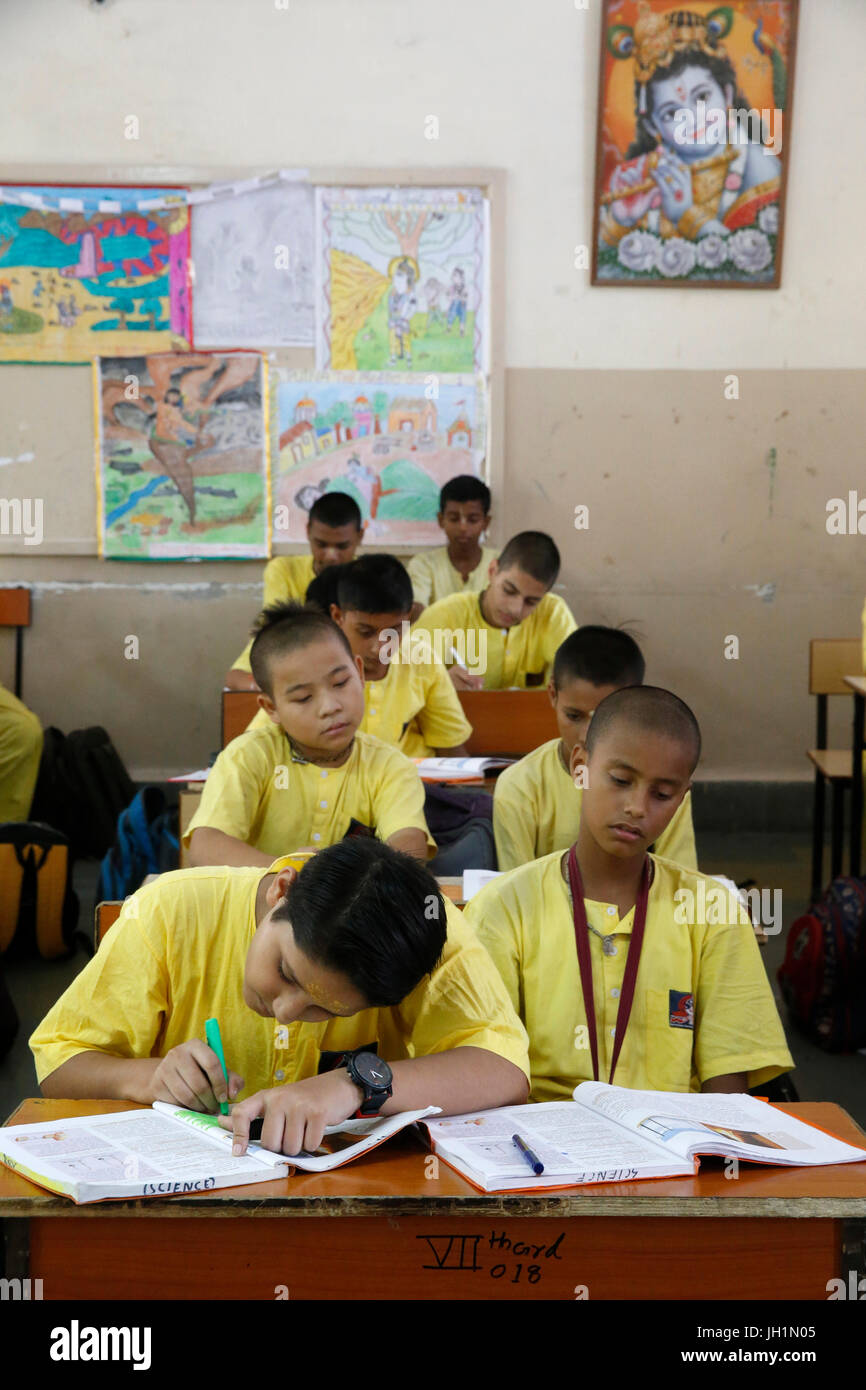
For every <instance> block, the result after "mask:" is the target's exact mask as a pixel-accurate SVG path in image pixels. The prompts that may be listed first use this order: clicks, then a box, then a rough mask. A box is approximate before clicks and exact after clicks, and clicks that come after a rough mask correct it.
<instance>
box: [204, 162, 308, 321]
mask: <svg viewBox="0 0 866 1390" xmlns="http://www.w3.org/2000/svg"><path fill="white" fill-rule="evenodd" d="M192 260H193V268H194V272H193V273H194V277H195V295H194V325H193V332H194V339H195V345H196V347H240V348H244V347H249V348H256V347H312V346H313V317H314V309H313V189H312V186H311V185H310V184H308V183H288V182H279V183H275V184H272V185H270V186H269V187H266V188H261V189H257V190H255V191H252V192H248V193H243V194H239V195H237V196H231V195H227V196H226V197H224V198H217V199H215V200H214V201H213V202H210V203H202V204H200V205H197V206H196V207H194V208H193V212H192Z"/></svg>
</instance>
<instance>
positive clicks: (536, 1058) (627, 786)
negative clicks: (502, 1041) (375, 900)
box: [466, 686, 793, 1100]
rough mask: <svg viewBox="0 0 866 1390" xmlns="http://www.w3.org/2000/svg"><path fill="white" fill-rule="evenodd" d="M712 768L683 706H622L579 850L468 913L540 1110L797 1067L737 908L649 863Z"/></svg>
mask: <svg viewBox="0 0 866 1390" xmlns="http://www.w3.org/2000/svg"><path fill="white" fill-rule="evenodd" d="M699 753H700V732H699V729H698V725H697V721H696V720H695V717H694V715H693V714H692V712H691V710H690V709H689V708H688V706H687V705H685V704H683V702H682V701H681V700H679V699H677V697H676V696H675V695H672V694H671V693H670V692H669V691H667V690H659V689H658V688H656V687H655V686H633V687H630V688H628V689H625V690H618V691H616V692H615V693H614V694H612V695H608V696H607V698H606V699H605V700H603V701H602V702H601V704H600V705H599V706H598V708H597V709H596V711H595V713H594V715H593V717H592V719H591V721H590V724H589V729H588V731H587V734H586V755H587V764H586V765H587V770H588V783H587V785H586V787H585V789H584V792H583V805H582V807H581V812H580V828H579V830H578V832H577V842H576V844H575V845H574V846H573V847H572V849H570V850H569V851H568V852H567V853H565V854H563V853H562V852H561V851H559V850H557V851H556V852H555V853H554V854H549V855H546V856H545V858H543V859H536V860H534V861H533V862H532V863H530V864H524V865H523V866H522V867H521V868H519V869H512V870H511V872H510V873H507V874H503V875H502V876H501V877H500V878H497V879H494V880H493V881H492V882H491V883H488V884H487V886H486V887H485V888H482V890H481V892H480V893H478V894H477V895H476V896H475V897H474V898H473V899H472V901H471V902H470V903H469V904H468V906H467V908H466V917H467V918H468V919H469V921H470V923H471V924H472V925H473V926H474V927H475V928H476V929H477V931H478V935H479V937H480V939H481V941H482V942H483V943H484V945H485V946H486V947H487V949H488V951H489V952H490V954H491V955H492V957H493V959H494V961H495V962H496V965H497V966H498V968H499V971H500V973H501V975H502V978H503V980H504V981H505V985H506V987H507V989H508V993H509V995H510V997H511V1000H512V1003H513V1004H514V1006H515V1008H516V1009H517V1011H518V1012H519V1014H520V1017H521V1019H522V1021H523V1023H524V1024H525V1025H526V1030H527V1032H528V1034H529V1044H530V1060H531V1064H532V1098H533V1099H534V1100H565V1099H567V1098H568V1097H569V1096H570V1095H571V1093H572V1090H573V1088H574V1087H575V1086H576V1085H577V1084H578V1082H580V1081H591V1080H598V1081H613V1082H614V1083H615V1084H616V1085H618V1086H628V1087H630V1088H632V1089H647V1090H658V1091H690V1090H692V1091H696V1090H703V1091H745V1090H747V1089H751V1088H752V1087H755V1086H758V1085H761V1084H763V1083H765V1082H767V1081H769V1080H771V1079H772V1078H773V1077H775V1076H778V1075H780V1073H782V1072H786V1071H789V1070H790V1069H791V1067H792V1065H793V1063H792V1061H791V1057H790V1054H789V1052H788V1048H787V1046H786V1044H785V1035H784V1033H783V1031H782V1025H781V1022H780V1020H779V1015H778V1012H777V1010H776V1005H775V1003H774V1000H773V995H772V993H771V990H770V986H769V983H768V981H767V976H766V972H765V970H764V966H763V963H762V961H761V958H760V954H759V950H758V946H757V943H756V941H755V933H754V929H753V927H752V923H751V922H750V921H749V918H748V915H747V914H746V912H745V911H744V909H743V908H742V906H741V904H740V903H739V901H738V899H737V898H736V897H735V896H734V895H733V894H729V893H726V892H725V891H724V890H723V889H722V888H721V887H720V886H719V884H717V883H716V882H715V880H713V879H708V878H706V877H705V876H704V875H702V874H699V873H696V872H695V871H693V870H691V869H686V868H683V866H682V865H681V864H675V863H673V862H672V861H671V860H669V859H662V858H658V857H656V856H655V855H654V854H649V853H648V849H649V846H650V845H652V844H656V843H658V841H659V839H660V838H661V835H662V834H663V832H664V830H665V828H666V826H668V825H669V824H670V821H671V819H672V817H673V816H674V814H675V812H676V810H677V808H678V806H679V805H680V804H681V802H682V800H683V797H684V796H685V794H686V792H687V790H688V786H689V780H690V778H691V775H692V773H693V771H694V768H695V765H696V764H697V761H698V756H699ZM572 885H573V886H572ZM720 899H721V904H720V901H719V900H720ZM642 921H645V932H644V934H643V940H642V941H641V931H640V928H641V924H642ZM582 955H583V956H584V957H585V959H584V963H583V965H581V963H580V957H581V956H582ZM638 960H639V962H640V965H639V968H638V969H637V974H636V979H635V978H634V976H633V975H632V971H633V969H635V968H636V967H637V962H638ZM630 980H631V988H632V989H633V1000H632V1001H631V1011H630V1013H629V1012H628V1008H629V1002H630V1000H629V995H630V984H629V981H630ZM594 1049H595V1053H596V1055H595V1057H594V1055H593V1050H594Z"/></svg>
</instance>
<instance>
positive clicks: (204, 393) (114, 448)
mask: <svg viewBox="0 0 866 1390" xmlns="http://www.w3.org/2000/svg"><path fill="white" fill-rule="evenodd" d="M94 390H95V392H96V393H97V399H96V412H97V426H98V428H97V474H98V478H97V481H98V487H97V493H98V498H99V517H98V523H97V535H98V536H99V542H100V555H102V556H105V557H106V558H108V559H113V560H204V559H211V560H218V559H255V558H257V557H259V556H264V555H268V554H269V553H270V548H269V539H268V530H269V525H268V518H269V515H270V498H269V469H268V464H269V458H270V447H269V435H268V428H267V364H266V362H265V360H264V359H263V358H262V357H261V355H260V354H258V353H252V352H244V353H232V354H228V353H222V354H218V353H203V352H198V353H163V354H159V355H158V356H150V357H107V358H105V357H104V358H101V359H100V360H99V361H98V362H97V363H96V364H95V379H94Z"/></svg>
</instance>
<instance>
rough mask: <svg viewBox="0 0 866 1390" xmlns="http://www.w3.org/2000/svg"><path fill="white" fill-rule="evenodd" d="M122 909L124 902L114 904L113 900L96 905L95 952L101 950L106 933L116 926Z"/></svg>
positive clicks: (94, 918)
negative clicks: (100, 945)
mask: <svg viewBox="0 0 866 1390" xmlns="http://www.w3.org/2000/svg"><path fill="white" fill-rule="evenodd" d="M122 907H123V903H122V902H114V901H111V900H109V901H106V902H102V903H97V904H96V912H95V913H94V917H93V949H94V951H98V950H99V943H100V942H101V940H102V938H103V937H104V936H105V933H106V932H107V931H108V929H109V927H113V926H114V924H115V922H116V921H117V919H118V917H119V916H120V909H121V908H122Z"/></svg>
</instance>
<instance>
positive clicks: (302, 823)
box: [184, 604, 436, 866]
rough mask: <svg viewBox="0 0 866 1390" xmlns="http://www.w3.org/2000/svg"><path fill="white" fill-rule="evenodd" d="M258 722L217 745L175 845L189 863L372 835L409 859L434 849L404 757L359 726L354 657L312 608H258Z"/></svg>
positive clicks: (358, 674)
mask: <svg viewBox="0 0 866 1390" xmlns="http://www.w3.org/2000/svg"><path fill="white" fill-rule="evenodd" d="M252 669H253V676H254V677H255V680H256V684H257V685H258V686H259V688H260V689H261V692H262V693H261V694H260V695H259V705H260V706H261V708H262V709H264V710H265V711H266V712H267V715H268V724H267V726H266V727H264V728H263V727H257V728H249V729H247V731H246V732H245V733H243V734H240V735H239V736H238V737H237V738H235V739H233V740H232V741H231V743H230V744H228V746H227V747H226V748H224V749H223V751H222V752H221V753H220V755H219V757H218V758H217V760H216V762H215V763H214V766H213V768H212V769H211V772H210V775H209V776H208V779H207V782H206V783H205V788H204V792H203V793H202V798H201V802H200V804H199V807H198V810H197V811H196V813H195V815H194V816H193V818H192V820H191V822H190V824H189V826H188V828H187V830H186V833H185V835H184V843H185V844H187V845H188V846H189V851H190V863H191V864H192V865H194V866H195V865H202V864H254V865H262V866H263V865H267V864H270V863H271V862H272V861H273V859H274V858H275V857H276V856H277V855H278V854H282V853H285V852H286V850H287V849H298V848H300V847H302V846H305V847H306V846H312V847H313V848H315V849H322V848H324V846H325V845H330V844H333V843H334V842H335V841H337V840H339V839H342V837H343V836H344V835H346V834H347V833H350V832H351V833H357V834H375V835H377V836H378V837H379V839H381V840H386V841H387V842H388V843H389V844H390V845H392V846H393V847H394V848H395V849H400V850H403V851H404V852H405V853H407V854H411V855H414V856H415V857H416V858H418V859H422V860H426V859H427V850H428V847H429V848H430V849H432V850H435V847H436V846H435V842H434V841H433V839H432V838H431V836H430V834H429V831H428V830H427V825H426V822H425V820H424V810H423V807H424V789H423V786H422V784H421V781H420V779H419V777H418V772H417V770H416V768H415V766H414V765H413V764H412V763H411V762H410V761H409V759H408V758H406V757H404V755H403V754H402V753H400V752H398V751H397V749H396V748H390V747H388V745H387V744H384V743H382V742H381V741H380V740H379V739H377V738H374V737H373V736H372V735H371V734H362V733H358V726H359V724H360V723H361V719H362V717H363V713H364V687H363V676H362V669H363V663H362V662H361V660H360V659H359V658H357V657H355V656H353V654H352V649H351V647H350V646H349V642H348V640H347V638H346V636H345V634H344V633H343V632H342V631H341V630H340V628H338V627H337V625H336V624H335V623H334V622H332V621H331V619H330V618H327V617H326V616H325V615H324V614H323V613H320V612H318V611H316V610H314V609H307V608H302V607H301V606H300V605H299V604H277V605H275V607H274V608H266V609H265V610H264V612H263V614H262V615H261V625H260V627H259V631H258V633H257V635H256V637H255V639H254V641H253V645H252Z"/></svg>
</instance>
